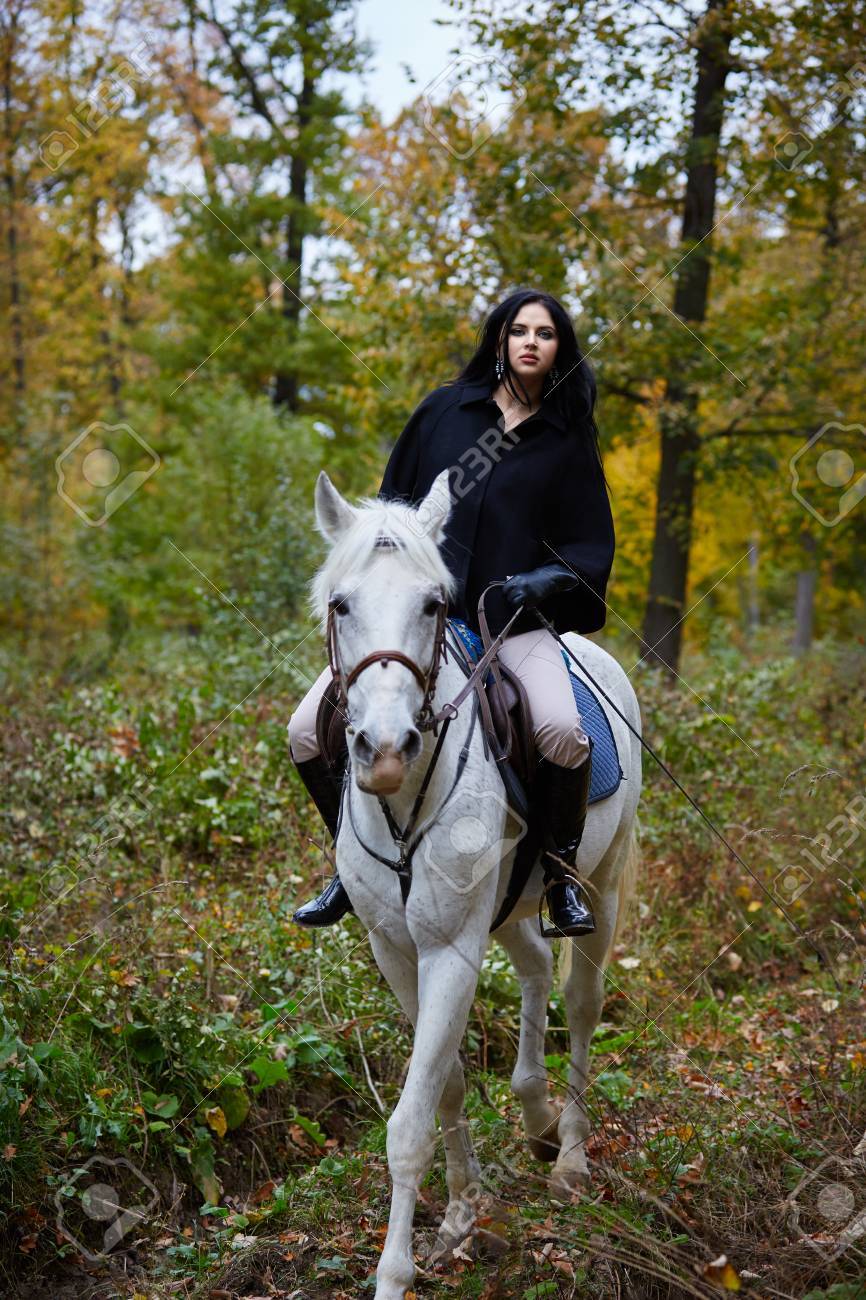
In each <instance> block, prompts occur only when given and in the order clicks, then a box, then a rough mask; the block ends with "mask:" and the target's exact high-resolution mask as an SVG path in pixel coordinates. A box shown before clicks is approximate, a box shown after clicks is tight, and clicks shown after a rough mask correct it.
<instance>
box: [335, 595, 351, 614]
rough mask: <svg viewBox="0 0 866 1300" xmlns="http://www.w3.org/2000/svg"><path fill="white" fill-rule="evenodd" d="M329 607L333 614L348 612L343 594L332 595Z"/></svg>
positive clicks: (347, 603) (346, 601) (347, 605)
mask: <svg viewBox="0 0 866 1300" xmlns="http://www.w3.org/2000/svg"><path fill="white" fill-rule="evenodd" d="M331 609H333V611H334V613H335V614H348V612H349V602H348V600H347V599H346V597H345V596H332V597H331Z"/></svg>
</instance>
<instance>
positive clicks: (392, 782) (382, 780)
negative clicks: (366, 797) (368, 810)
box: [355, 749, 406, 795]
mask: <svg viewBox="0 0 866 1300" xmlns="http://www.w3.org/2000/svg"><path fill="white" fill-rule="evenodd" d="M355 771H356V776H355V780H356V782H357V785H358V788H359V790H363V791H365V793H367V794H381V795H387V794H396V793H397V792H398V790H399V789H400V787H401V785H402V784H403V781H404V779H405V776H406V761H405V759H404V758H403V755H402V754H400V753H398V751H397V750H396V749H385V750H383V751H382V752H381V753H379V754H377V755H376V756H375V758H374V760H373V762H372V763H370V764H369V765H368V764H364V763H360V762H359V763H357V764H356V769H355Z"/></svg>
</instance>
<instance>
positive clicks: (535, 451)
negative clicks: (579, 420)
mask: <svg viewBox="0 0 866 1300" xmlns="http://www.w3.org/2000/svg"><path fill="white" fill-rule="evenodd" d="M493 387H494V385H493V384H492V383H473V384H467V383H456V384H445V385H443V386H442V387H441V388H437V389H434V391H433V392H432V393H430V394H429V395H428V396H427V397H425V398H424V400H423V401H422V402H421V404H420V405H419V406H418V407H417V409H416V410H415V411H414V412H413V414H412V416H411V417H410V419H409V422H408V424H407V425H406V427H405V429H404V430H403V432H402V433H401V434H400V436H399V438H398V439H397V441H396V443H395V444H394V447H393V450H392V452H391V456H390V458H389V460H388V464H387V466H386V469H385V476H384V478H383V480H382V486H381V487H380V489H379V493H378V495H379V497H380V498H384V499H389V500H393V499H398V500H403V501H407V502H410V503H411V504H417V503H418V502H419V501H421V500H422V499H423V498H424V497H425V496H426V494H427V492H428V491H429V489H430V486H431V484H432V483H433V480H434V479H435V478H436V476H437V474H439V473H440V472H441V471H442V470H443V469H446V468H450V470H451V473H450V474H449V483H450V486H451V496H452V501H453V505H452V509H451V517H450V519H449V521H448V524H447V526H446V531H445V537H444V539H443V541H442V543H441V548H440V549H441V552H442V556H443V558H444V559H445V562H446V564H447V565H448V568H449V569H450V571H451V572H452V573H453V574H454V575H455V577H456V578H457V594H456V596H455V597H454V598H452V600H451V602H450V604H449V608H448V612H449V614H450V615H453V616H456V617H458V618H462V619H464V620H465V622H467V623H468V624H469V626H470V627H472V628H473V629H474V630H475V631H476V632H477V631H478V597H479V596H480V595H481V592H482V591H483V590H484V588H485V587H486V586H487V584H488V583H490V582H492V581H493V580H494V579H497V578H498V579H504V578H507V577H509V576H510V575H511V574H515V573H526V572H527V571H528V570H530V569H536V568H539V567H540V566H541V565H544V564H552V563H556V562H560V563H564V564H566V565H567V566H568V567H569V568H571V569H572V570H573V571H574V572H575V574H577V575H578V576H579V577H580V579H581V581H580V582H579V583H578V585H577V587H576V588H574V589H573V590H571V591H566V592H560V593H558V594H556V595H554V596H550V597H548V598H547V599H546V600H545V601H542V602H541V604H540V605H539V608H540V609H541V611H542V612H543V613H544V615H545V616H546V617H547V618H549V619H550V621H551V623H552V624H553V625H554V627H555V628H556V630H557V632H560V633H561V632H568V631H574V632H597V631H598V630H599V628H601V627H603V626H604V622H605V616H606V606H605V591H606V589H607V582H608V578H609V576H610V570H611V566H612V564H613V554H614V530H613V517H612V514H611V509H610V503H609V501H608V496H607V487H606V485H605V482H604V477H603V474H602V470H601V466H600V465H599V462H598V459H597V457H596V454H595V450H594V447H593V445H592V442H591V434H590V432H589V431H588V430H587V429H569V428H566V426H565V424H564V422H563V420H562V418H561V417H560V416H559V414H558V413H557V412H556V411H555V410H553V409H551V408H550V407H549V404H546V403H545V402H544V401H542V404H541V407H540V408H539V410H538V411H537V412H536V413H535V414H534V415H532V416H530V417H529V418H528V419H526V420H524V421H522V422H521V423H520V424H519V425H517V426H516V427H515V428H514V429H510V430H509V431H508V432H506V433H503V432H502V428H501V414H502V413H501V411H500V409H499V407H498V406H497V404H496V403H495V402H494V401H493V398H492V395H491V394H492V391H493ZM484 608H485V611H486V613H487V619H488V623H489V626H490V631H491V633H492V634H493V635H494V636H495V635H496V633H497V632H500V631H501V630H502V628H503V627H504V626H505V624H506V623H507V622H508V620H509V618H511V616H512V615H513V613H514V610H513V609H511V608H510V607H509V605H508V602H507V601H506V600H505V599H504V598H503V597H502V595H501V590H500V589H499V588H495V589H494V590H493V591H491V592H490V593H489V594H488V595H487V597H486V598H485V602H484ZM540 626H541V624H540V623H539V622H538V620H537V619H536V618H535V617H534V615H533V613H532V611H531V610H524V612H523V613H522V614H521V616H520V618H519V619H518V620H517V622H516V623H515V624H514V626H513V628H512V629H511V632H510V634H509V635H512V636H513V635H516V634H518V633H520V632H528V631H531V630H533V629H537V628H539V627H540Z"/></svg>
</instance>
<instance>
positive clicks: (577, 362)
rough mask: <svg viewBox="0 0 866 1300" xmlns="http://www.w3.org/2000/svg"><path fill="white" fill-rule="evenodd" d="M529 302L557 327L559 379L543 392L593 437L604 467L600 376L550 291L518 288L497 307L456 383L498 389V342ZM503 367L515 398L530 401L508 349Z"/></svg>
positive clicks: (584, 433)
mask: <svg viewBox="0 0 866 1300" xmlns="http://www.w3.org/2000/svg"><path fill="white" fill-rule="evenodd" d="M528 302H538V303H541V305H542V307H546V308H547V310H548V311H549V312H550V315H551V318H552V319H553V323H554V325H555V326H556V334H557V338H558V347H557V349H556V369H557V370H558V372H559V378H558V380H557V381H556V382H555V383H553V384H551V383H550V380H549V377H548V382H547V386H546V391H545V392H544V393H543V397H544V400H545V401H546V402H549V403H551V404H552V405H553V406H554V407H555V409H556V410H557V411H558V412H559V414H560V415H561V416H562V418H563V419H564V421H565V423H566V427H567V428H569V429H574V431H575V433H577V434H578V435H580V436H583V437H588V438H589V439H590V442H591V444H592V446H593V449H594V451H595V454H596V456H597V458H598V462H599V464H601V452H600V451H599V446H598V427H597V425H596V422H595V399H596V394H597V391H598V390H597V387H596V382H595V375H594V374H593V372H592V367H591V366H590V364H589V362H588V361H587V360H586V358H585V357H584V355H583V353H582V351H581V349H580V344H579V343H578V341H577V335H576V334H575V332H574V326H573V325H572V323H571V318H570V316H569V314H568V312H567V311H566V310H565V308H564V307H563V305H562V303H561V302H560V301H559V300H558V299H557V298H554V296H553V294H552V293H545V292H544V290H543V289H516V290H515V291H514V292H513V293H510V294H509V295H508V297H507V298H505V299H503V301H502V302H501V303H499V304H498V306H496V307H494V308H493V310H492V311H491V312H490V314H489V316H488V317H487V319H486V320H485V321H484V323H483V325H482V326H481V327H480V329H479V331H478V335H477V343H476V348H475V352H474V354H473V356H472V357H471V358H470V360H469V361H468V362H467V364H466V365H465V366H464V367H463V369H462V370H461V372H460V374H459V375H458V376H457V378H456V379H454V380H453V381H452V382H453V383H455V384H460V383H480V382H481V381H482V380H484V381H488V380H489V381H490V382H491V383H492V384H493V385H494V386H495V385H496V383H497V379H496V358H497V356H498V355H499V340H500V338H502V337H503V331H504V337H505V339H506V340H507V338H508V335H509V332H510V330H511V325H512V322H513V321H514V318H515V316H516V315H517V313H518V312H519V311H520V309H521V307H525V306H526V304H527V303H528ZM502 363H503V366H504V372H503V375H502V382H503V383H504V384H505V385H506V386H507V387H508V389H509V390H510V391H511V392H512V393H513V395H514V396H515V398H517V399H518V400H523V401H525V400H526V399H527V396H528V394H527V393H526V391H525V390H524V389H523V385H522V384H521V382H520V380H519V379H518V377H517V376H516V375H515V374H514V372H513V371H512V369H511V366H510V364H509V361H508V348H507V346H506V347H505V348H504V349H503V356H502ZM515 386H516V387H517V388H519V389H521V390H522V395H521V394H520V393H518V392H517V391H516V389H515ZM603 472H604V471H603V469H602V473H603Z"/></svg>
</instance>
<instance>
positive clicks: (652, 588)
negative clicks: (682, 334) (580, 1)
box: [643, 0, 731, 672]
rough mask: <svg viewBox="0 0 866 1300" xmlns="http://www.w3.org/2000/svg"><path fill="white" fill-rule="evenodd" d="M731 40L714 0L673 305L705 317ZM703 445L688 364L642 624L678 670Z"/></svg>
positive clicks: (670, 415) (669, 429)
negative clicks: (682, 258) (681, 258)
mask: <svg viewBox="0 0 866 1300" xmlns="http://www.w3.org/2000/svg"><path fill="white" fill-rule="evenodd" d="M730 41H731V32H730V27H729V23H728V0H710V3H709V4H708V5H707V11H706V13H705V15H704V18H703V21H702V24H701V27H700V29H699V31H698V33H697V37H696V42H697V51H698V58H697V80H696V83H695V100H694V112H693V116H692V130H691V137H690V140H689V146H688V151H687V155H686V166H687V171H686V192H685V200H684V206H683V221H682V243H683V245H684V246H685V249H686V256H685V258H684V260H683V261H682V262H681V263H680V265H679V268H678V269H677V271H676V272H675V275H674V284H675V288H674V303H673V306H674V311H675V312H676V314H677V315H678V316H680V317H682V319H683V320H686V321H691V322H698V323H699V322H701V321H702V320H703V319H704V317H705V315H706V309H707V299H708V296H709V283H710V253H711V243H712V236H711V234H710V232H711V231H712V228H713V223H714V219H715V208H716V189H717V163H718V151H719V135H720V133H721V129H722V122H723V117H724V94H725V80H726V78H727V75H728V70H729V63H728V50H729V46H730ZM699 241H702V242H700V244H699V246H698V247H694V246H695V245H697V244H698V243H699ZM689 248H693V251H691V252H689V251H688V250H689ZM699 452H700V438H699V436H698V427H697V391H696V388H695V386H694V385H693V384H692V383H690V381H689V377H688V367H687V366H685V367H683V372H682V374H681V375H680V376H678V377H677V378H676V379H671V380H669V381H668V384H667V392H666V398H665V406H664V408H663V411H662V417H661V467H660V470H659V479H658V496H657V500H656V522H655V537H654V540H653V556H652V567H651V571H650V585H649V597H648V600H647V607H646V614H645V616H644V627H643V639H644V643H645V651H644V655H645V657H646V658H647V659H649V660H650V661H651V662H652V661H655V662H656V663H658V664H662V665H664V666H665V667H667V668H668V670H669V671H671V672H676V669H677V666H678V664H679V659H680V649H681V644H682V618H683V611H684V610H685V600H686V587H687V583H688V571H689V551H690V548H691V537H692V516H693V512H694V496H695V483H696V479H697V468H698V456H699Z"/></svg>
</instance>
